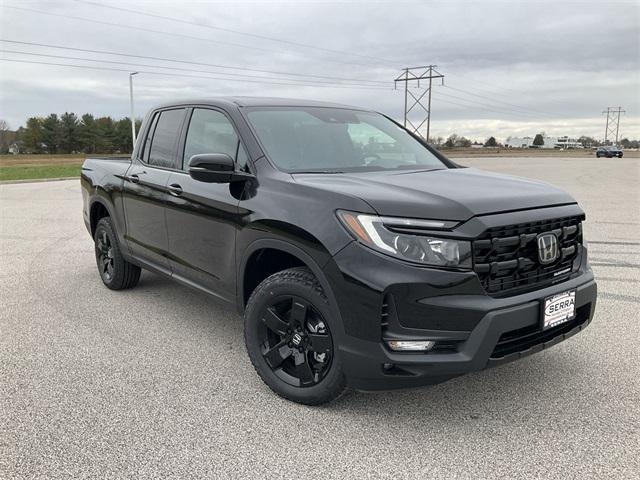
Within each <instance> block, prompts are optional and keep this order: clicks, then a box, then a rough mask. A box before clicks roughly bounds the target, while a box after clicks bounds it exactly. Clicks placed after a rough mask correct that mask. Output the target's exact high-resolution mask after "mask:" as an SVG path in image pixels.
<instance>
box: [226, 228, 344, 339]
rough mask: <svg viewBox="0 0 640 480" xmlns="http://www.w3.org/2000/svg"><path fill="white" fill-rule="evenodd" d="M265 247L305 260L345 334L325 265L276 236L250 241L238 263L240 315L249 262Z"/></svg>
mask: <svg viewBox="0 0 640 480" xmlns="http://www.w3.org/2000/svg"><path fill="white" fill-rule="evenodd" d="M265 248H270V249H274V250H281V251H283V252H286V253H288V254H290V255H293V256H294V257H296V258H298V259H299V260H300V261H301V262H303V263H304V264H305V266H306V267H308V268H309V270H311V273H313V274H314V275H315V277H316V278H317V279H318V282H320V286H321V287H322V289H323V290H324V293H325V295H326V296H327V298H328V299H329V307H330V308H331V311H332V312H333V314H334V316H335V318H336V320H337V322H336V323H338V324H339V325H338V327H339V330H340V334H341V335H344V325H343V323H342V316H341V315H340V310H339V309H338V302H337V300H336V297H335V295H334V293H333V289H332V288H331V285H330V284H329V281H328V280H327V277H326V275H325V274H324V271H323V270H322V267H324V265H322V266H321V265H319V264H318V263H317V262H316V261H315V260H314V259H313V257H312V256H311V255H309V254H308V253H306V252H305V251H304V250H302V249H301V248H300V247H298V246H296V245H294V244H292V243H289V242H286V241H284V240H280V239H276V238H261V239H258V240H255V241H254V242H252V243H250V244H249V245H248V246H247V248H246V249H245V250H244V252H243V254H242V259H241V260H240V263H239V264H238V270H237V286H236V292H237V293H236V305H237V307H238V312H239V313H240V315H243V314H244V298H243V297H244V295H243V292H244V276H245V275H244V274H245V269H246V266H247V262H248V261H249V259H250V258H251V256H252V255H253V254H254V253H255V252H257V251H258V250H263V249H265Z"/></svg>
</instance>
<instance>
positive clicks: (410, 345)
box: [387, 340, 436, 352]
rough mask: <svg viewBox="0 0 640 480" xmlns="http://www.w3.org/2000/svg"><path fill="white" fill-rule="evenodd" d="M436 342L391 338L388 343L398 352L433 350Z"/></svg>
mask: <svg viewBox="0 0 640 480" xmlns="http://www.w3.org/2000/svg"><path fill="white" fill-rule="evenodd" d="M435 344H436V342H433V341H431V340H419V341H418V340H389V341H388V342H387V345H389V348H390V349H391V350H395V351H396V352H426V351H427V350H431V349H432V348H433V346H434V345H435Z"/></svg>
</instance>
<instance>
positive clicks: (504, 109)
mask: <svg viewBox="0 0 640 480" xmlns="http://www.w3.org/2000/svg"><path fill="white" fill-rule="evenodd" d="M438 94H439V95H443V96H445V97H449V98H455V99H457V100H462V101H463V102H468V103H473V104H477V105H482V106H487V107H491V108H493V109H494V110H496V111H497V110H498V109H496V108H495V107H494V105H493V104H490V103H485V102H478V101H476V100H469V99H468V98H463V97H458V96H456V95H449V94H447V93H442V92H438ZM499 109H500V110H502V111H509V112H510V113H512V114H515V115H538V114H536V113H533V112H531V113H529V112H521V111H518V110H513V109H507V108H504V107H499Z"/></svg>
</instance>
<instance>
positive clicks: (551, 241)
mask: <svg viewBox="0 0 640 480" xmlns="http://www.w3.org/2000/svg"><path fill="white" fill-rule="evenodd" d="M558 253H559V251H558V237H556V236H555V234H553V233H541V234H540V235H538V259H539V260H540V263H542V264H543V265H547V264H549V263H552V262H554V261H555V260H556V259H557V258H558Z"/></svg>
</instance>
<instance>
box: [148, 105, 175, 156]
mask: <svg viewBox="0 0 640 480" xmlns="http://www.w3.org/2000/svg"><path fill="white" fill-rule="evenodd" d="M184 112H185V110H184V109H183V108H181V109H177V110H165V111H162V112H160V113H158V114H156V117H157V120H154V123H155V129H154V130H153V131H149V135H153V137H152V138H151V145H150V148H149V150H148V151H149V154H148V157H147V156H146V152H145V159H146V160H147V162H148V163H149V165H154V166H156V167H163V168H178V162H177V159H176V146H177V143H176V142H177V140H178V135H179V134H180V128H181V127H182V121H183V120H184ZM152 127H153V125H152Z"/></svg>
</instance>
